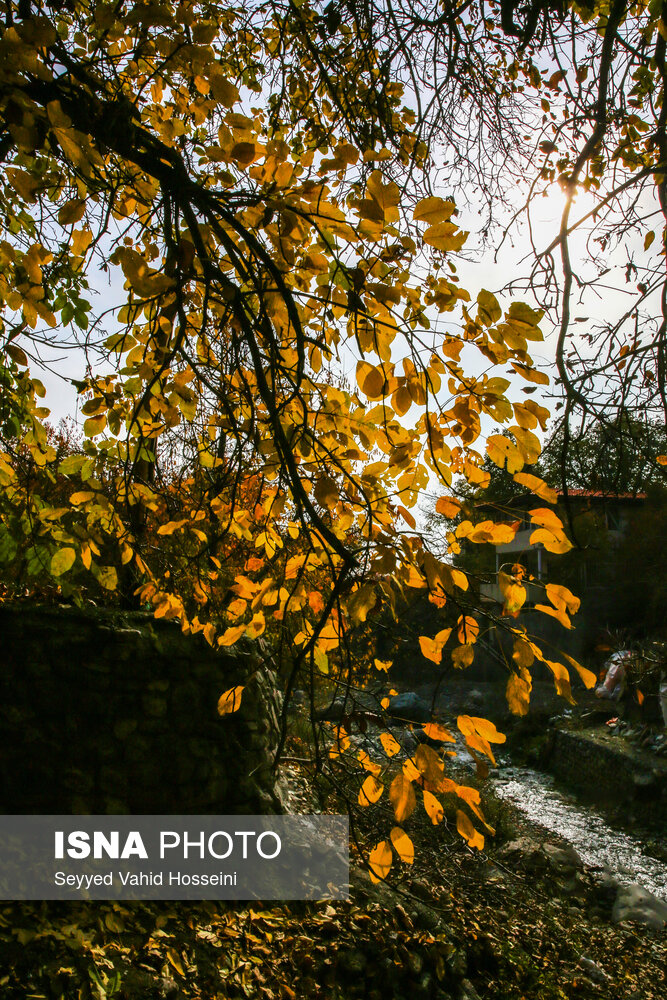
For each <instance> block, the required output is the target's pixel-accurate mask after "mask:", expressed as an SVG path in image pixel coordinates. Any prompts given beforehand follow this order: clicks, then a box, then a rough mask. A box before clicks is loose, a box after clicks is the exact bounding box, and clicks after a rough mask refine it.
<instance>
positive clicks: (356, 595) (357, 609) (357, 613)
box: [347, 583, 377, 622]
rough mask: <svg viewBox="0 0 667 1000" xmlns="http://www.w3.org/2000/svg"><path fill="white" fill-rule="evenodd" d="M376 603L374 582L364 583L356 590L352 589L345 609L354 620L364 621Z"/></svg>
mask: <svg viewBox="0 0 667 1000" xmlns="http://www.w3.org/2000/svg"><path fill="white" fill-rule="evenodd" d="M376 604H377V595H376V592H375V584H374V583H365V584H364V585H363V586H362V587H359V589H358V590H355V591H353V592H352V593H351V594H350V596H349V598H348V602H347V609H348V612H349V614H350V617H351V618H352V619H353V620H354V621H355V622H365V621H366V618H367V617H368V614H369V612H370V611H372V610H373V608H374V607H375V605H376Z"/></svg>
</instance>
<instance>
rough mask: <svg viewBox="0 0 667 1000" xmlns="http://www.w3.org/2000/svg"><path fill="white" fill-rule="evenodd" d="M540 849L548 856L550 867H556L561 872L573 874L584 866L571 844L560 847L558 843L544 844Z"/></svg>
mask: <svg viewBox="0 0 667 1000" xmlns="http://www.w3.org/2000/svg"><path fill="white" fill-rule="evenodd" d="M540 850H541V851H542V854H544V856H545V857H546V859H547V862H548V864H549V867H550V868H554V869H555V870H556V871H557V872H558V873H559V874H562V875H571V874H572V873H573V872H576V871H580V870H581V869H582V868H583V867H584V863H583V861H582V860H581V858H580V857H579V854H578V853H577V851H575V849H574V847H572V846H571V845H570V844H568V845H567V846H566V847H559V846H558V845H556V844H542V847H541V848H540Z"/></svg>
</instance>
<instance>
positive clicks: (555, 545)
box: [528, 528, 572, 555]
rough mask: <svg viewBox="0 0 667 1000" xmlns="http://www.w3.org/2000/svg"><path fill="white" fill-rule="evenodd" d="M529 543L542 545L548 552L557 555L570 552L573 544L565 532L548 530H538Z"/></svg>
mask: <svg viewBox="0 0 667 1000" xmlns="http://www.w3.org/2000/svg"><path fill="white" fill-rule="evenodd" d="M528 542H529V544H530V545H537V544H540V543H541V544H542V545H543V546H544V548H545V549H546V550H547V552H555V553H556V554H557V555H562V553H564V552H569V551H570V549H571V548H572V542H570V540H569V539H568V538H567V537H566V536H565V535H564V534H563V532H558V533H556V532H554V531H550V530H549V529H548V528H537V529H536V530H535V531H534V532H533V533H532V535H531V536H530V538H529V539H528Z"/></svg>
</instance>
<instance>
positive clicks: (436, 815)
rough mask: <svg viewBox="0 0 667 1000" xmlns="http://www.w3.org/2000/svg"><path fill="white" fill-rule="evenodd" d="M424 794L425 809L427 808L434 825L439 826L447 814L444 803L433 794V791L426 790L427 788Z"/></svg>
mask: <svg viewBox="0 0 667 1000" xmlns="http://www.w3.org/2000/svg"><path fill="white" fill-rule="evenodd" d="M423 795H424V809H425V810H426V813H427V815H428V817H429V819H430V820H431V823H433V825H434V826H437V825H438V823H442V820H443V818H444V815H445V812H444V809H443V808H442V803H441V802H440V800H439V799H436V797H435V795H433V793H432V792H428V791H426V789H424V792H423Z"/></svg>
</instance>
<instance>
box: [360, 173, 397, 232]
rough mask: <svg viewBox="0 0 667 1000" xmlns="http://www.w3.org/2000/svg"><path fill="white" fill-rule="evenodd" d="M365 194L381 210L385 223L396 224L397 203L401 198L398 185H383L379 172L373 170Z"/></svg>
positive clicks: (391, 183) (389, 183) (392, 183)
mask: <svg viewBox="0 0 667 1000" xmlns="http://www.w3.org/2000/svg"><path fill="white" fill-rule="evenodd" d="M366 192H367V194H370V196H371V197H372V199H373V200H374V201H375V202H376V203H377V205H378V206H379V208H380V209H381V211H382V215H383V216H384V220H385V222H398V219H399V215H398V203H399V200H400V196H401V192H400V189H399V187H398V184H395V183H394V181H389V182H388V183H387V184H385V183H384V182H383V180H382V174H381V173H380V171H379V170H374V171H373V173H372V174H371V175H370V177H369V178H368V183H367V185H366Z"/></svg>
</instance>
